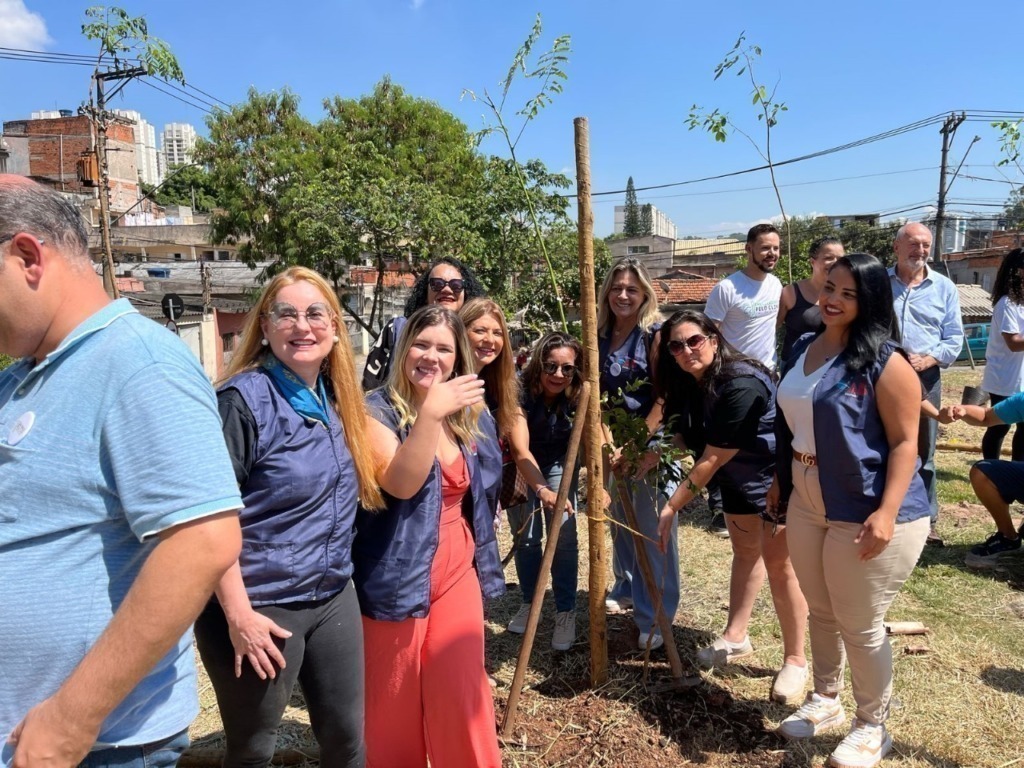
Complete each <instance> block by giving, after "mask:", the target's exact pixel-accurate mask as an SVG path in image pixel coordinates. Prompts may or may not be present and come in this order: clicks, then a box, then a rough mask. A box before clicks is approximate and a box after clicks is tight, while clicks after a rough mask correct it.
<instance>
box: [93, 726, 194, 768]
mask: <svg viewBox="0 0 1024 768" xmlns="http://www.w3.org/2000/svg"><path fill="white" fill-rule="evenodd" d="M188 745H189V741H188V730H184V731H182V732H181V733H176V734H175V735H174V736H171V737H170V738H169V739H164V740H163V741H153V742H150V743H149V744H138V745H135V746H130V747H105V748H103V749H97V750H94V751H92V752H90V753H89V754H88V755H86V757H85V760H83V761H82V762H81V763H79V764H78V768H174V766H176V765H177V764H178V758H180V757H181V755H182V753H183V752H184V751H185V750H186V749H187V748H188Z"/></svg>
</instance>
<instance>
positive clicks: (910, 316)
mask: <svg viewBox="0 0 1024 768" xmlns="http://www.w3.org/2000/svg"><path fill="white" fill-rule="evenodd" d="M924 270H925V271H924V279H923V280H922V281H921V282H920V283H918V284H917V285H915V286H908V285H907V284H906V283H904V282H903V281H902V280H901V279H900V276H899V275H898V274H897V272H896V267H890V268H889V284H890V285H891V286H892V300H893V309H895V310H896V319H897V322H899V326H900V339H901V343H900V346H901V347H903V349H904V350H906V351H907V352H911V353H913V354H917V355H931V356H932V357H934V358H935V359H936V360H938V361H939V367H940V368H948V367H949V366H950V365H952V364H953V363H954V362H956V358H957V356H958V355H959V354H960V350H961V349H963V346H964V326H963V319H962V318H961V316H960V294H959V293H958V292H957V289H956V286H955V285H954V284H953V281H952V280H950V279H949V278H948V277H946V276H945V275H941V274H939V273H938V272H936V271H935V270H934V269H932V268H930V267H928V266H926V267H925V268H924Z"/></svg>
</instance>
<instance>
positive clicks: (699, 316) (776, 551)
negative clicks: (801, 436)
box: [655, 310, 807, 703]
mask: <svg viewBox="0 0 1024 768" xmlns="http://www.w3.org/2000/svg"><path fill="white" fill-rule="evenodd" d="M659 345H660V346H659V351H658V358H657V359H658V364H657V368H656V376H655V385H656V387H657V393H658V396H659V397H661V398H664V401H665V406H664V413H665V421H666V423H667V424H668V425H669V428H670V429H672V430H673V431H674V432H675V433H676V435H678V437H679V438H680V439H681V441H682V444H683V446H684V447H685V448H687V449H689V450H691V451H693V452H694V454H695V456H697V459H696V462H695V463H694V466H693V469H692V470H691V471H690V473H689V476H688V477H687V479H686V480H684V481H683V482H682V483H681V484H680V485H679V487H678V488H677V489H676V490H675V492H674V493H673V494H672V496H671V498H669V499H668V501H666V502H665V505H664V506H663V507H662V509H661V516H660V520H659V523H658V535H659V541H660V542H661V546H662V547H663V548H664V547H665V546H666V545H667V543H668V541H669V538H670V536H671V532H672V523H673V522H674V520H675V518H676V515H677V513H678V512H679V510H681V509H682V508H683V507H684V506H686V505H687V504H689V503H690V501H692V500H693V498H694V496H696V495H697V494H698V493H699V492H700V489H701V488H703V487H705V486H706V485H707V484H708V483H709V482H710V481H711V480H712V479H714V481H715V484H716V485H717V487H718V489H719V491H720V493H721V497H722V503H723V507H724V509H725V515H726V522H727V523H728V526H729V530H730V531H731V532H732V535H731V536H730V537H729V542H730V544H731V545H732V552H733V558H732V573H731V577H730V585H729V619H728V622H727V623H726V626H725V631H724V632H723V633H722V636H721V637H719V638H718V639H717V640H715V642H714V643H712V644H711V645H710V646H708V647H707V648H703V649H701V650H700V651H699V652H698V654H697V660H698V662H699V663H700V664H701V666H704V667H707V668H710V667H718V666H724V665H725V664H729V663H730V662H733V661H737V660H739V659H742V658H745V657H746V656H749V655H750V654H752V653H753V652H754V650H753V647H752V646H751V644H750V638H749V636H748V634H747V628H748V626H749V624H750V617H751V614H752V612H753V609H754V600H755V599H756V598H757V593H758V592H759V591H760V590H761V585H762V584H764V578H765V573H766V572H767V575H768V583H769V586H770V587H771V592H772V600H773V601H774V603H775V611H776V613H777V614H778V616H779V624H780V626H781V628H782V637H783V644H784V660H783V665H782V669H781V671H780V672H779V674H778V675H777V676H776V678H775V682H774V684H773V686H772V692H771V697H772V698H773V699H775V700H776V701H781V702H783V703H788V702H792V703H796V702H797V701H799V700H800V699H802V698H803V693H804V683H805V682H806V681H807V659H806V658H805V656H804V630H805V627H806V622H807V604H806V602H805V601H804V599H803V595H802V594H801V593H800V587H799V585H798V584H797V580H796V575H795V574H794V573H793V567H792V565H791V564H790V562H789V550H788V549H787V547H786V529H785V526H784V521H780V522H781V523H782V524H775V525H770V524H768V525H766V524H765V520H764V513H765V499H766V497H767V493H768V489H769V488H770V487H771V484H772V477H773V475H774V472H775V431H774V430H775V382H774V380H773V379H772V374H771V372H770V371H769V370H768V369H767V368H766V367H765V366H764V365H763V364H762V363H760V362H758V361H756V360H753V359H751V358H749V357H746V356H745V355H741V354H740V353H739V352H737V351H736V349H735V348H734V347H732V346H731V345H730V344H729V343H728V342H727V341H726V340H725V339H724V338H723V337H722V334H721V332H720V331H719V330H718V327H717V326H716V325H715V323H713V322H712V321H711V320H710V319H709V318H708V317H707V316H706V315H704V314H703V313H701V312H694V311H689V310H687V311H683V312H676V313H675V314H674V315H672V317H671V318H669V320H668V322H666V323H665V324H664V325H663V326H662V328H661V340H660V342H659Z"/></svg>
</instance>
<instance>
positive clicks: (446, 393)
mask: <svg viewBox="0 0 1024 768" xmlns="http://www.w3.org/2000/svg"><path fill="white" fill-rule="evenodd" d="M483 399H484V381H483V379H481V378H479V377H478V376H477V375H476V374H475V373H468V374H466V375H465V376H456V377H455V378H453V379H448V381H439V382H437V383H436V384H433V385H431V387H430V389H428V390H427V396H426V398H425V399H424V400H423V405H422V406H420V409H419V415H420V416H428V417H432V418H435V419H437V420H438V421H441V420H443V419H445V418H447V417H448V416H450V415H452V414H453V413H458V412H459V411H461V410H462V409H463V408H469V407H470V406H473V405H476V404H477V403H479V402H481V401H482V400H483Z"/></svg>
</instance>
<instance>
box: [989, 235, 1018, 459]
mask: <svg viewBox="0 0 1024 768" xmlns="http://www.w3.org/2000/svg"><path fill="white" fill-rule="evenodd" d="M981 388H982V390H984V391H985V392H987V393H988V396H989V398H990V399H991V401H992V405H996V404H997V403H999V402H1001V401H1002V400H1005V399H1006V398H1008V397H1009V396H1010V395H1015V394H1017V393H1018V392H1020V391H1021V390H1024V248H1016V249H1014V250H1012V251H1010V252H1009V253H1008V254H1006V258H1004V259H1003V263H1002V264H1000V265H999V271H998V272H997V273H996V283H995V285H994V286H992V326H991V328H990V329H989V334H988V346H987V347H986V348H985V375H984V376H983V377H982V379H981ZM1009 431H1010V425H1009V424H998V425H996V426H994V427H989V428H988V429H986V430H985V436H984V437H983V438H982V439H981V455H982V456H983V457H984V458H986V459H989V460H992V459H998V458H999V454H1000V451H1002V448H1003V438H1004V437H1006V435H1007V433H1009ZM1013 460H1014V461H1024V429H1021V427H1020V426H1018V427H1017V429H1016V431H1015V432H1014V433H1013Z"/></svg>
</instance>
